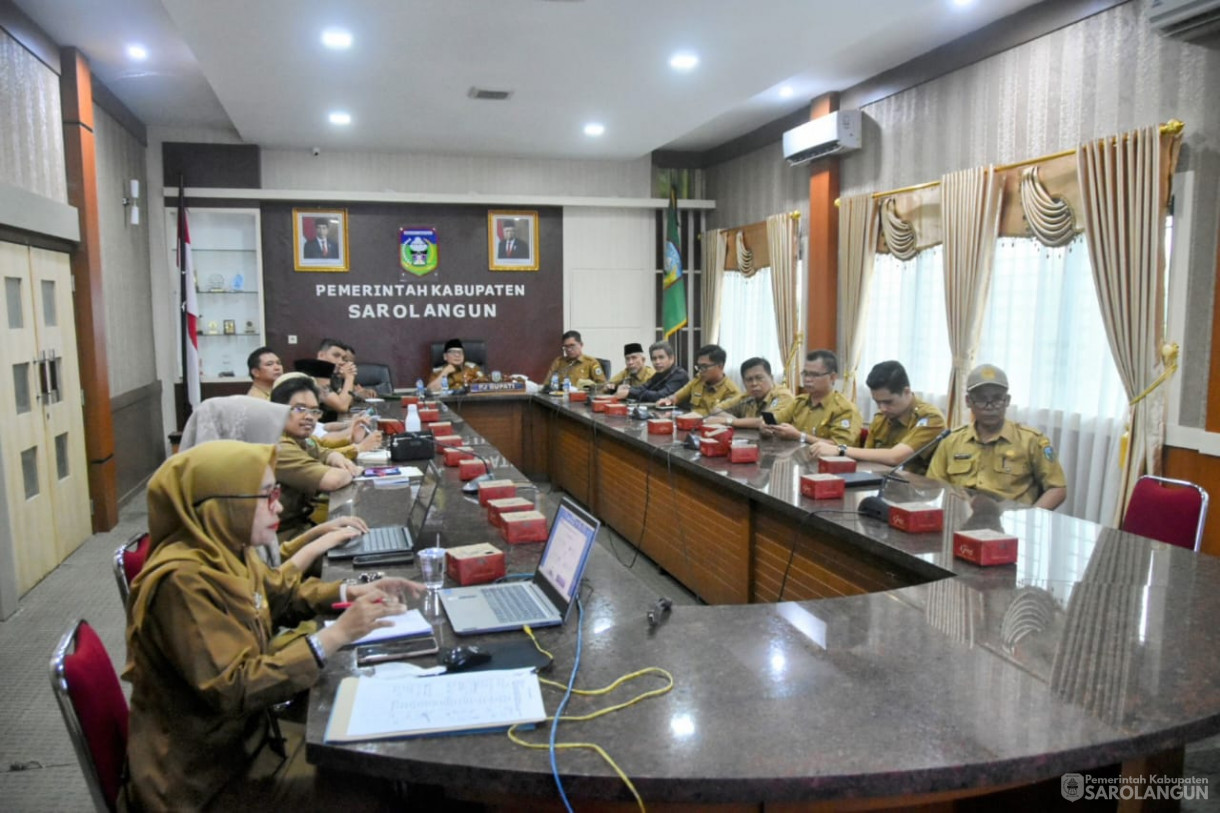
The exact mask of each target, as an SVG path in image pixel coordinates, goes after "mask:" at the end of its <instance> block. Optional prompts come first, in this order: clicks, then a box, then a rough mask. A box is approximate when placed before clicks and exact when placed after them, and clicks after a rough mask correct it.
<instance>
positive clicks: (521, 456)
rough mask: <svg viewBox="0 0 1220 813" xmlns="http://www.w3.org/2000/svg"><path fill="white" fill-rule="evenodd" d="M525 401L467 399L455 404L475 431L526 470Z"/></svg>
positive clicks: (453, 407)
mask: <svg viewBox="0 0 1220 813" xmlns="http://www.w3.org/2000/svg"><path fill="white" fill-rule="evenodd" d="M526 406H527V404H526V402H524V401H504V402H500V403H495V402H492V401H473V400H470V401H464V402H461V403H455V404H453V405H451V408H452V409H453V411H454V412H457V413H458V414H459V415H461V416H462V419H463V420H465V421H466V423H468V424H470V426H471V428H473V429H474V431H476V432H478V433H479V434H480V435H482V436H483V437H484V438H486V439H487V442H488V443H490V444H491V445H493V446H495V447H496V449H498V450H499V452H500V454H502V455H503V456H504V457H506V458H507V459H508V461H509V462H510V463H512V464H513V465H514V466H516V467H517V468H518V469H519V470H521V471H522V472H524V471H525V470H526V466H525V452H524V440H523V439H524V437H525V411H526Z"/></svg>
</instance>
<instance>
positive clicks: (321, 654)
mask: <svg viewBox="0 0 1220 813" xmlns="http://www.w3.org/2000/svg"><path fill="white" fill-rule="evenodd" d="M305 643H307V644H309V651H310V652H312V653H313V659H314V660H315V661H317V662H318V668H319V669H321V668H322V667H324V666H326V650H325V649H323V648H322V641H321V640H320V639H319V638H318V636H317V633H314V634H312V635H306V636H305Z"/></svg>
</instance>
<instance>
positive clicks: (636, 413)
mask: <svg viewBox="0 0 1220 813" xmlns="http://www.w3.org/2000/svg"><path fill="white" fill-rule="evenodd" d="M628 414H629V415H630V416H631V417H633V418H635V419H636V420H637V421H646V420H648V419H649V418H651V417H652V413H651V412H649V411H648V407H646V406H644V405H643V404H636V405H635V409H633V410H631V412H629V413H628Z"/></svg>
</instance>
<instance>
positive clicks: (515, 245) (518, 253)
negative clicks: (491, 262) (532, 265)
mask: <svg viewBox="0 0 1220 813" xmlns="http://www.w3.org/2000/svg"><path fill="white" fill-rule="evenodd" d="M500 229H501V231H502V232H503V233H504V239H503V240H501V241H500V245H499V247H498V248H497V249H496V257H497V259H501V260H528V259H529V258H530V247H529V243H527V242H525V241H524V240H521V239H519V238H518V237H517V225H516V223H514V222H513V221H511V220H506V221H504V225H503V226H501V227H500Z"/></svg>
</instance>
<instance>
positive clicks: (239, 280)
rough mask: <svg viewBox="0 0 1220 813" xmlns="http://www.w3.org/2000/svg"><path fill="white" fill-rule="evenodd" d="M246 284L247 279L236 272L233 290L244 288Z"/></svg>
mask: <svg viewBox="0 0 1220 813" xmlns="http://www.w3.org/2000/svg"><path fill="white" fill-rule="evenodd" d="M245 284H246V280H245V278H244V277H243V276H242V275H241V274H235V275H234V276H233V290H234V291H240V290H242V286H244V285H245Z"/></svg>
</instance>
